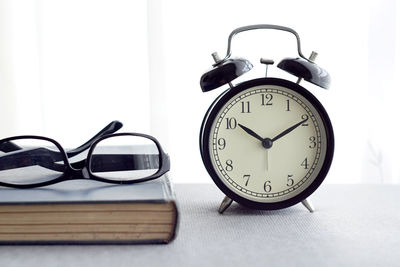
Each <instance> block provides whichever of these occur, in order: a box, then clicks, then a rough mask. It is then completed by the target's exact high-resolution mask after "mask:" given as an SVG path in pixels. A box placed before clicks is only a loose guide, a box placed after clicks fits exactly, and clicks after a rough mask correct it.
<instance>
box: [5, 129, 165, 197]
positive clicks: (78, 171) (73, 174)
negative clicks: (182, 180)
mask: <svg viewBox="0 0 400 267" xmlns="http://www.w3.org/2000/svg"><path fill="white" fill-rule="evenodd" d="M118 136H138V137H144V138H148V139H150V140H151V141H153V142H154V144H155V145H156V146H157V149H158V151H159V152H160V153H159V155H158V156H159V168H158V171H157V172H156V173H154V174H152V175H150V176H147V177H144V178H140V179H134V180H111V179H106V178H102V177H99V176H97V175H95V174H93V172H92V171H91V168H90V166H91V160H92V154H93V150H94V149H95V147H96V145H97V144H98V143H99V142H100V141H102V140H104V139H108V138H111V137H118ZM21 139H37V140H43V141H48V142H51V143H52V144H54V145H55V146H56V147H57V148H58V149H59V152H60V153H61V157H62V161H63V162H64V164H65V167H66V169H65V171H64V172H63V174H62V175H61V176H60V177H58V178H55V179H53V180H49V181H45V182H40V183H33V184H10V183H5V182H1V181H0V186H6V187H12V188H21V189H23V188H35V187H42V186H47V185H51V184H55V183H59V182H63V181H67V180H78V179H91V180H96V181H100V182H105V183H112V184H135V183H141V182H145V181H150V180H153V179H156V178H159V177H160V176H162V175H163V174H165V173H166V172H168V171H169V170H170V160H169V156H168V154H166V153H165V152H164V150H163V149H162V147H161V145H160V143H159V142H158V140H157V139H156V138H154V137H153V136H151V135H147V134H142V133H114V134H107V135H103V136H101V137H99V138H98V139H95V140H94V141H93V142H92V143H91V144H90V147H89V151H88V155H87V157H86V159H84V160H83V161H84V162H83V164H82V162H78V164H77V163H73V164H74V165H80V164H79V163H81V164H82V165H83V167H82V168H74V167H73V166H72V165H71V163H70V161H69V159H68V156H67V152H66V151H65V150H64V148H63V147H62V146H61V145H60V144H59V143H58V142H57V141H55V140H54V139H51V138H48V137H44V136H36V135H21V136H13V137H8V138H5V139H2V140H0V144H1V143H8V142H11V143H12V141H13V140H21Z"/></svg>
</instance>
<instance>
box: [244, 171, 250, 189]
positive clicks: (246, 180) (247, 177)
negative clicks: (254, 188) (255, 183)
mask: <svg viewBox="0 0 400 267" xmlns="http://www.w3.org/2000/svg"><path fill="white" fill-rule="evenodd" d="M243 179H245V183H244V185H245V186H247V185H248V184H249V180H250V174H245V175H243Z"/></svg>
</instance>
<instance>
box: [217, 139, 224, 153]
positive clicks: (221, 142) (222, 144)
mask: <svg viewBox="0 0 400 267" xmlns="http://www.w3.org/2000/svg"><path fill="white" fill-rule="evenodd" d="M225 146H226V141H225V139H224V138H220V139H218V149H219V150H224V149H225Z"/></svg>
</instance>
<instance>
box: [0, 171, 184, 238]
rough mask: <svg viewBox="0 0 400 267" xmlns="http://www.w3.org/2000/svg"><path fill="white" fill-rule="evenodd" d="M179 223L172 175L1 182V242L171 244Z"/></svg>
mask: <svg viewBox="0 0 400 267" xmlns="http://www.w3.org/2000/svg"><path fill="white" fill-rule="evenodd" d="M177 226H178V209H177V205H176V201H175V195H174V192H173V189H172V186H171V183H170V180H169V177H168V176H167V175H164V176H162V177H160V178H158V179H155V180H152V181H148V182H143V183H138V184H133V185H114V184H106V183H101V182H97V181H92V180H87V179H84V180H70V181H65V182H61V183H58V184H54V185H51V186H47V187H41V188H34V189H12V188H6V187H0V243H1V244H54V243H56V244H131V243H168V242H170V241H171V240H173V238H174V237H175V235H176V231H177Z"/></svg>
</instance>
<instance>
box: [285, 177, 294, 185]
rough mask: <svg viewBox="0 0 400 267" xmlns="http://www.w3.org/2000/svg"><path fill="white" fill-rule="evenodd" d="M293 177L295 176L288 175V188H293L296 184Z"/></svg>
mask: <svg viewBox="0 0 400 267" xmlns="http://www.w3.org/2000/svg"><path fill="white" fill-rule="evenodd" d="M292 177H293V174H288V176H287V183H286V185H287V186H292V185H293V184H294V180H293V178H292Z"/></svg>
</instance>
